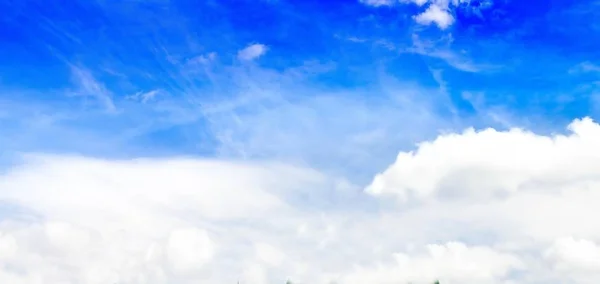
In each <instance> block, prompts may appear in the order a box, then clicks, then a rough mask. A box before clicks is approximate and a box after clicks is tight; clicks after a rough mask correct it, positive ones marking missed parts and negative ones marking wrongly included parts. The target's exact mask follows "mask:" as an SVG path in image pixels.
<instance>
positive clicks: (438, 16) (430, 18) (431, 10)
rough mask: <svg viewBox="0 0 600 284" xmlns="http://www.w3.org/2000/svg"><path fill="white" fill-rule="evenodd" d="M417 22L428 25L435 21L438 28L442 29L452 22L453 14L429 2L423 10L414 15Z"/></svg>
mask: <svg viewBox="0 0 600 284" xmlns="http://www.w3.org/2000/svg"><path fill="white" fill-rule="evenodd" d="M414 19H415V21H416V22H417V23H419V24H421V25H430V24H432V23H435V24H436V25H437V26H438V27H439V28H440V29H442V30H444V29H446V28H448V27H449V26H451V25H452V24H453V23H454V16H452V14H450V11H449V10H448V9H447V8H444V7H440V6H439V5H437V4H431V5H429V7H428V8H427V10H425V11H424V12H422V13H420V14H418V15H416V16H414Z"/></svg>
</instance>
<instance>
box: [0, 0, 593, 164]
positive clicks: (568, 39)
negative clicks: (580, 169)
mask: <svg viewBox="0 0 600 284" xmlns="http://www.w3.org/2000/svg"><path fill="white" fill-rule="evenodd" d="M377 3H379V4H382V5H377ZM0 5H1V7H0V8H1V9H2V11H4V12H3V16H2V17H1V18H0V21H1V23H0V35H1V40H2V44H1V45H0V90H1V94H2V95H1V96H0V107H1V108H0V125H1V126H2V127H1V128H0V129H1V130H0V131H1V133H0V134H1V135H0V137H1V138H0V142H1V144H2V145H3V146H2V147H3V149H4V152H5V153H16V152H31V151H44V152H69V153H80V154H85V155H93V156H119V157H120V156H160V155H201V156H226V157H233V158H239V157H242V158H278V159H290V160H293V161H296V162H302V163H304V162H306V163H309V164H311V165H313V166H315V165H316V166H322V167H327V168H332V169H334V168H338V169H337V170H342V171H347V170H349V169H353V170H356V171H360V170H362V169H361V167H362V166H361V165H364V164H367V163H368V164H369V165H374V166H375V167H372V169H373V168H377V167H382V166H384V165H386V164H389V162H391V161H392V159H393V157H394V156H395V153H397V151H398V150H402V149H410V148H411V147H412V146H413V145H414V143H416V142H418V141H421V140H424V139H427V138H431V137H433V136H434V135H436V134H437V133H439V132H440V131H449V130H456V129H462V128H465V127H468V126H474V127H476V128H481V127H487V126H493V127H498V128H506V127H509V126H524V127H528V128H530V129H533V130H535V131H541V132H548V131H560V130H561V129H563V128H564V125H565V124H566V123H567V122H568V121H570V120H572V119H573V118H578V117H582V116H591V117H592V118H594V117H596V115H597V113H598V106H597V101H598V98H597V95H596V93H597V82H598V79H599V78H598V76H599V75H600V72H599V71H600V65H599V66H597V65H595V64H596V62H598V60H600V58H599V57H600V54H599V53H598V52H597V43H598V42H600V33H598V29H599V28H600V27H599V26H598V25H597V24H596V23H595V22H594V21H593V20H592V19H594V18H595V17H596V16H597V15H598V13H600V12H598V11H599V10H598V9H597V7H596V6H597V5H598V4H597V3H595V2H593V1H577V2H572V1H537V2H531V1H527V2H526V1H509V0H502V1H470V2H462V3H458V5H454V4H452V3H450V5H449V13H450V15H451V17H452V19H453V21H452V23H451V24H450V25H448V26H447V27H440V26H438V25H436V23H435V22H432V23H430V24H428V25H427V24H423V23H422V22H421V23H419V22H418V21H417V20H416V18H415V17H416V16H417V15H418V14H419V13H422V12H423V11H424V10H425V8H424V7H425V6H418V5H416V4H414V3H411V2H410V1H407V2H398V3H393V1H383V0H380V1H374V0H372V1H363V2H358V1H283V0H264V1H258V0H254V1H245V0H238V1H177V0H173V1H167V0H152V1H133V0H130V1H120V2H118V3H117V2H111V1H102V0H98V1H69V2H57V1H16V2H14V1H5V2H3V3H0ZM252 44H257V45H260V46H261V47H263V48H264V50H263V53H261V54H260V56H256V58H252V59H251V60H243V59H241V58H240V57H239V56H238V54H239V52H240V51H241V50H243V49H244V48H246V47H248V46H250V45H252ZM340 163H343V164H344V165H347V167H346V168H344V169H339V168H340V166H339V164H340ZM369 174H372V173H369ZM367 176H368V174H367Z"/></svg>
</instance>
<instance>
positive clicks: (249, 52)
mask: <svg viewBox="0 0 600 284" xmlns="http://www.w3.org/2000/svg"><path fill="white" fill-rule="evenodd" d="M267 49H268V48H267V46H266V45H264V44H260V43H255V44H251V45H248V46H247V47H245V48H244V49H242V50H240V51H238V55H237V56H238V59H240V60H243V61H252V60H254V59H257V58H259V57H261V56H263V55H264V54H265V53H267Z"/></svg>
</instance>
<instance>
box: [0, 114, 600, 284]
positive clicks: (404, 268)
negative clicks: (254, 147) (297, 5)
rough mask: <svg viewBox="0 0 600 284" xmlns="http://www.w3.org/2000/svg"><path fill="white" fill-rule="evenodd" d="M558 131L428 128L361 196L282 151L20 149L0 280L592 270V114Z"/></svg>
mask: <svg viewBox="0 0 600 284" xmlns="http://www.w3.org/2000/svg"><path fill="white" fill-rule="evenodd" d="M568 130H569V133H567V134H562V135H558V134H556V135H551V136H544V135H538V134H534V133H532V132H528V131H526V130H523V129H510V130H507V131H497V130H494V129H486V130H481V131H475V130H472V129H470V130H466V131H464V132H462V133H454V134H442V135H440V136H439V137H437V138H436V139H433V140H431V141H427V142H423V143H421V144H419V145H418V147H417V148H416V149H414V151H412V152H401V153H399V154H398V158H397V160H396V161H395V162H394V163H393V164H392V165H390V166H389V167H388V168H387V169H385V170H384V171H382V172H381V173H380V174H378V175H377V176H376V177H375V178H374V179H373V182H372V183H371V184H370V185H368V186H367V187H366V188H365V190H364V193H362V194H361V195H362V197H361V200H362V201H360V202H362V203H363V204H362V205H367V204H368V203H369V202H373V201H377V202H378V203H379V206H377V207H376V208H373V207H370V206H344V205H343V204H341V203H342V202H344V200H345V199H344V198H343V197H344V196H346V195H348V194H349V193H350V192H351V191H353V188H355V185H352V184H349V183H347V182H342V181H343V179H340V177H335V176H332V175H330V174H325V173H322V172H319V171H317V170H314V169H311V168H307V167H299V166H294V165H291V164H282V163H277V162H269V161H263V162H259V161H255V162H238V161H233V160H232V161H223V160H211V159H196V158H168V159H136V160H111V159H97V158H89V157H81V156H65V155H42V154H30V155H26V156H23V158H22V161H21V162H20V163H19V164H17V165H15V166H13V167H11V168H9V169H8V170H6V171H4V172H3V173H2V175H1V176H0V188H2V190H1V191H0V200H1V201H2V202H1V207H0V209H1V210H2V212H3V214H2V220H1V221H0V263H1V265H2V266H1V267H2V268H1V269H0V281H1V282H3V283H40V281H42V282H45V283H46V282H47V283H50V282H51V283H197V282H198V281H201V282H202V283H236V282H237V281H240V283H283V282H284V281H286V280H287V279H291V280H293V281H296V282H297V283H340V284H341V283H357V284H358V283H409V282H411V283H429V282H430V281H433V280H435V279H439V280H440V281H441V283H473V284H475V283H478V284H481V283H490V284H495V283H540V282H545V283H593V282H597V281H599V280H600V273H598V272H597V271H598V267H600V266H599V263H600V248H599V243H598V242H600V226H598V225H595V222H593V216H595V215H597V213H598V209H597V205H596V204H595V200H598V198H600V192H599V191H598V190H597V188H598V185H599V183H600V175H599V174H598V173H599V172H600V152H599V151H598V148H597V146H596V145H598V142H600V125H598V124H596V123H595V122H593V121H592V120H590V119H587V118H586V119H581V120H576V121H574V122H573V123H571V124H570V125H569V127H568ZM323 198H328V199H330V200H333V202H334V205H335V206H331V207H326V208H319V209H315V207H312V208H311V204H312V203H314V202H315V200H319V199H323ZM390 198H391V199H390ZM369 208H371V209H369Z"/></svg>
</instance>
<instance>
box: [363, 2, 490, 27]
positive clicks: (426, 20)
mask: <svg viewBox="0 0 600 284" xmlns="http://www.w3.org/2000/svg"><path fill="white" fill-rule="evenodd" d="M359 2H360V3H362V4H364V5H367V6H373V7H382V6H392V5H395V4H398V3H400V4H414V5H417V6H419V7H422V6H425V5H426V4H428V3H429V6H428V7H427V9H425V11H422V12H420V13H419V14H417V15H414V16H413V19H415V22H417V23H418V24H420V25H425V26H428V25H431V24H436V25H437V26H438V27H439V28H440V29H442V30H445V29H447V28H448V27H450V26H451V25H452V24H454V16H453V15H452V10H453V9H454V8H455V7H456V6H458V5H460V4H462V3H468V2H469V0H359ZM491 5H492V4H491V2H485V8H486V9H487V8H489V6H491ZM477 11H478V10H477Z"/></svg>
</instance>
